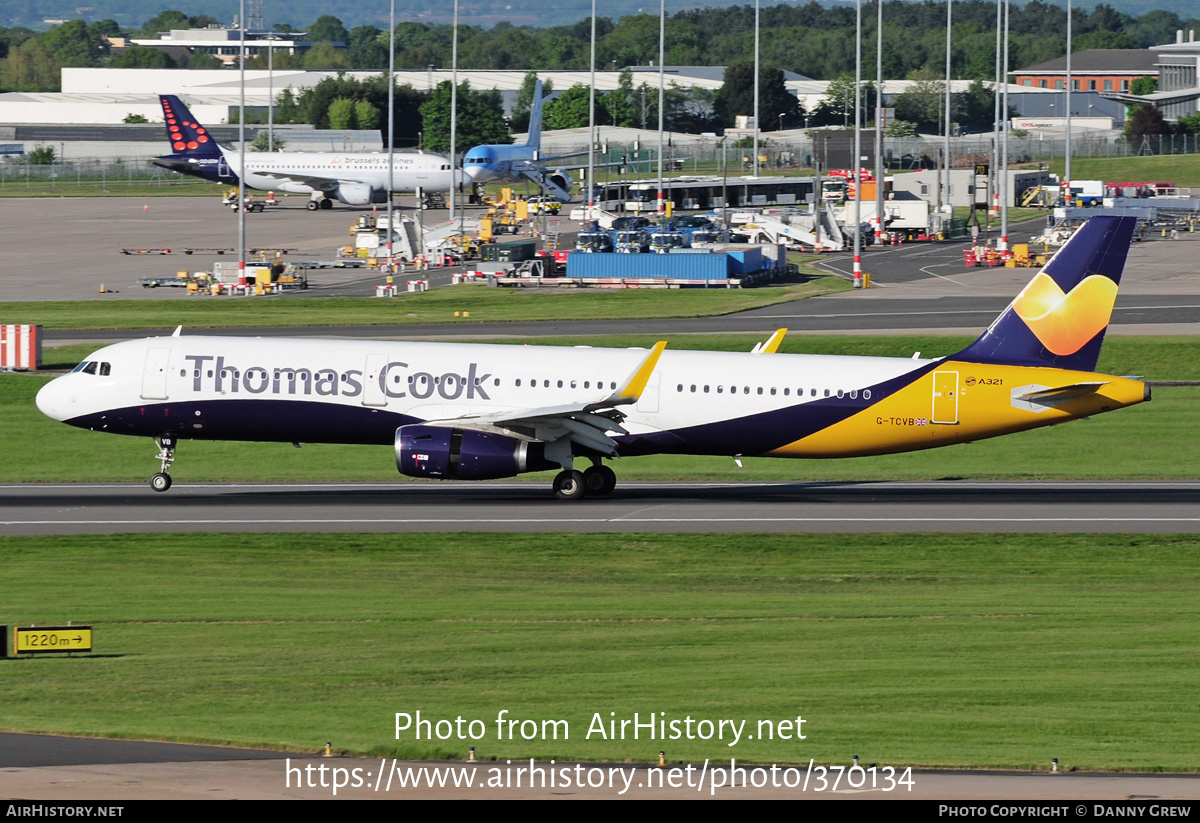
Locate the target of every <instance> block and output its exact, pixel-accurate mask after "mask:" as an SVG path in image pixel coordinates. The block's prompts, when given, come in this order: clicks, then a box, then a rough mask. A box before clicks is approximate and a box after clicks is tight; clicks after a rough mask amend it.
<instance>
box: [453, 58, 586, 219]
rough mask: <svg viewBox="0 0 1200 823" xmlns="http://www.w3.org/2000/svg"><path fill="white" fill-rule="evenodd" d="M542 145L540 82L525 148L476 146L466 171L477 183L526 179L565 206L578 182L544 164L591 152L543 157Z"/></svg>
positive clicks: (468, 155)
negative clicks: (572, 187)
mask: <svg viewBox="0 0 1200 823" xmlns="http://www.w3.org/2000/svg"><path fill="white" fill-rule="evenodd" d="M541 146H542V81H541V80H538V81H537V83H536V85H535V86H534V90H533V106H532V107H531V110H530V113H529V138H528V139H527V140H526V141H525V144H524V145H522V146H505V145H500V144H496V145H487V146H476V147H475V148H473V149H471V150H470V151H468V152H467V153H466V155H465V156H464V157H463V171H464V172H466V173H467V174H468V175H469V176H470V177H471V179H472V180H474V181H475V182H476V183H487V182H489V181H496V180H508V181H511V182H514V183H518V182H521V181H523V180H529V181H532V182H533V184H534V185H536V186H538V187H539V188H541V189H542V191H544V192H546V193H547V194H549V195H551V196H553V197H556V198H557V199H559V200H561V201H562V202H564V203H570V202H571V186H572V185H574V183H575V181H574V180H572V179H571V175H569V174H567V173H566V171H564V170H563V169H555V170H553V171H550V170H548V169H547V167H546V166H545V165H543V163H545V162H546V161H551V160H562V159H563V158H565V157H578V156H579V155H580V154H587V152H576V153H573V154H560V155H556V156H554V157H545V158H543V157H540V153H541Z"/></svg>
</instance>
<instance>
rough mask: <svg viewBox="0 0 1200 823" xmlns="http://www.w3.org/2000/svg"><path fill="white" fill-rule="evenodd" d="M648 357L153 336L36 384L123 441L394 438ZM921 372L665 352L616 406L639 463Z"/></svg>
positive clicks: (709, 449) (44, 395) (746, 444)
mask: <svg viewBox="0 0 1200 823" xmlns="http://www.w3.org/2000/svg"><path fill="white" fill-rule="evenodd" d="M645 356H646V351H645V350H643V349H600V348H587V347H578V348H560V347H539V346H519V347H518V346H504V345H482V344H453V343H406V342H387V341H342V340H311V339H283V338H253V339H243V338H232V337H192V336H179V337H162V338H152V339H148V340H138V341H129V342H125V343H118V344H116V345H113V346H108V347H106V348H104V349H101V350H100V351H97V352H96V353H95V354H93V355H92V356H91V357H90V358H89V362H90V361H96V362H102V363H105V364H107V367H106V368H105V369H104V371H106V372H107V374H99V373H95V374H89V373H84V372H78V371H77V372H75V373H72V374H69V375H65V376H63V377H60V378H58V379H56V380H54V381H53V382H51V383H50V384H48V385H47V386H46V387H45V388H43V389H42V392H41V393H39V395H38V406H39V408H41V410H42V411H43V412H44V413H45V414H47V415H48V416H50V417H53V418H55V419H57V420H62V421H65V422H70V423H72V424H74V425H80V426H83V427H86V428H91V429H95V430H105V431H111V432H115V433H124V434H136V435H148V436H157V435H159V434H163V433H172V434H174V435H175V436H177V437H181V438H188V437H194V438H197V439H209V438H213V439H231V440H278V441H284V442H290V441H305V442H335V443H391V442H392V439H393V435H394V432H395V429H396V428H397V427H398V426H400V425H407V424H410V423H415V422H425V421H454V420H456V419H460V418H464V417H467V416H470V415H483V414H495V413H498V412H507V411H512V412H520V411H521V410H524V409H543V408H546V407H564V406H579V407H582V406H584V405H586V404H588V403H596V402H599V401H602V400H603V399H604V398H606V397H608V396H609V395H610V394H612V392H613V390H614V389H616V388H617V387H618V386H619V385H620V384H621V383H622V381H624V380H626V379H627V378H628V377H629V375H630V372H631V371H632V370H635V369H636V368H637V366H638V364H639V363H640V362H641V361H642V360H643V359H644V358H645ZM930 362H931V361H922V360H910V359H901V358H895V359H893V358H869V357H834V356H805V355H783V354H773V355H756V354H742V353H729V352H688V351H670V350H668V351H666V352H664V353H663V355H662V357H661V359H660V360H659V362H658V365H657V367H656V368H655V369H654V372H653V374H652V375H651V377H650V379H649V382H648V384H647V385H646V388H645V391H644V392H643V393H642V395H641V398H640V399H639V400H638V402H637V403H636V404H632V405H628V406H623V407H622V408H621V411H622V412H623V413H624V414H625V415H627V419H626V420H625V422H624V426H625V428H626V429H627V430H628V436H627V438H625V441H626V442H627V443H629V444H630V447H631V448H632V449H633V450H634V451H636V452H637V453H647V452H650V451H679V452H689V453H699V454H741V453H745V454H757V453H762V452H765V451H768V450H770V449H772V448H775V447H776V446H777V445H782V444H785V443H787V442H789V441H790V440H794V439H796V437H799V436H802V435H803V432H801V431H795V432H789V431H786V430H780V429H778V428H776V427H771V428H769V429H768V428H766V427H764V426H756V425H755V424H754V419H755V418H756V417H758V416H761V415H764V414H770V413H772V412H776V413H781V414H784V416H785V417H789V418H790V417H792V416H793V413H794V414H795V415H796V416H797V417H796V419H797V420H799V419H800V418H802V417H803V416H804V409H805V407H807V406H810V405H814V404H815V405H819V406H824V407H826V408H828V407H829V406H830V405H831V404H838V403H845V404H847V406H851V405H852V406H854V407H865V406H867V405H870V403H871V389H870V388H869V387H871V386H878V385H879V384H881V383H883V382H886V381H889V380H892V379H894V378H897V377H899V376H901V375H904V374H907V373H909V372H913V371H916V370H920V369H922V368H923V367H925V366H926V365H927V364H928V363H930ZM878 396H879V395H878V390H876V398H878ZM847 410H849V409H847ZM789 412H790V413H789ZM446 425H453V423H452V422H450V423H446ZM646 438H649V439H646ZM617 439H618V440H621V439H622V438H620V437H619V438H617ZM635 443H636V444H638V445H634V444H635Z"/></svg>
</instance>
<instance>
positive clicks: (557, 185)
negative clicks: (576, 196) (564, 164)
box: [542, 169, 575, 203]
mask: <svg viewBox="0 0 1200 823" xmlns="http://www.w3.org/2000/svg"><path fill="white" fill-rule="evenodd" d="M542 182H543V186H544V188H545V189H546V193H547V194H550V195H552V196H554V197H557V198H558V199H559V200H561V201H562V202H564V203H570V202H571V186H573V185H575V181H574V180H572V179H571V175H569V174H567V173H566V172H565V171H563V170H562V169H555V170H554V171H552V172H550V173H548V174H547V175H545V177H543V178H542Z"/></svg>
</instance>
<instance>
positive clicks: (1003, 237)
mask: <svg viewBox="0 0 1200 823" xmlns="http://www.w3.org/2000/svg"><path fill="white" fill-rule="evenodd" d="M1008 23H1009V0H1004V101H1003V103H1001V106H1000V110H1001V113H1002V114H1003V115H1004V118H1003V121H1002V122H1003V124H1004V130H1003V131H1001V132H1000V174H1001V178H1000V251H1001V253H1004V252H1007V251H1008V200H1009V193H1008V189H1009V181H1008Z"/></svg>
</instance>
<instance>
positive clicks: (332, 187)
mask: <svg viewBox="0 0 1200 823" xmlns="http://www.w3.org/2000/svg"><path fill="white" fill-rule="evenodd" d="M254 176H255V177H267V178H270V179H271V180H278V181H279V182H287V183H299V184H300V185H302V186H308V187H309V188H311V189H317V190H318V191H324V192H330V191H336V190H337V187H338V186H340V185H341V184H342V183H361V182H362V181H361V180H351V179H349V178H337V177H323V176H321V175H317V174H283V173H281V172H276V171H256V172H254Z"/></svg>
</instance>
